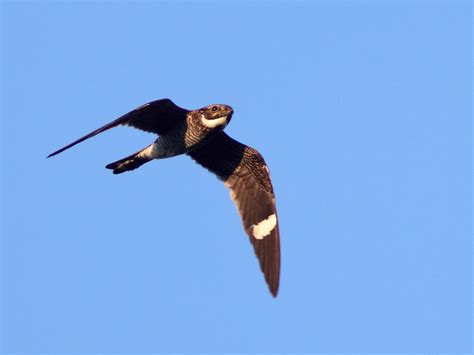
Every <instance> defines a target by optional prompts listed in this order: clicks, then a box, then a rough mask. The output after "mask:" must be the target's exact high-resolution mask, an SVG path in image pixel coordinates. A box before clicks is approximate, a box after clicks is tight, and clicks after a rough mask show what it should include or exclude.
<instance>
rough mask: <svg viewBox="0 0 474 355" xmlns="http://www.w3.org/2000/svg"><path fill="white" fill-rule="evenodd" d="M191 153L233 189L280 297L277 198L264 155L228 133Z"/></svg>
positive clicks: (266, 273) (268, 277)
mask: <svg viewBox="0 0 474 355" xmlns="http://www.w3.org/2000/svg"><path fill="white" fill-rule="evenodd" d="M188 154H189V155H190V156H191V158H193V159H194V160H195V161H196V162H197V163H199V164H200V165H202V166H203V167H205V168H207V169H208V170H210V171H211V172H213V173H214V174H216V175H217V176H218V177H219V178H220V179H221V180H223V181H224V184H225V186H226V187H228V188H229V189H230V196H231V198H232V200H233V201H234V203H235V206H236V207H237V210H238V212H239V214H240V217H241V219H242V222H243V225H244V229H245V231H246V233H247V234H248V236H249V238H250V241H251V243H252V245H253V247H254V250H255V253H256V255H257V258H258V260H259V262H260V268H261V269H262V272H263V274H264V276H265V280H266V282H267V284H268V287H269V288H270V292H271V293H272V294H273V296H274V297H276V295H277V292H278V284H279V279H280V236H279V230H278V220H277V213H276V208H275V196H274V194H273V188H272V184H271V181H270V174H269V170H268V167H267V165H266V164H265V161H264V160H263V158H262V156H261V155H260V153H258V152H257V151H256V150H255V149H253V148H250V147H248V146H246V145H244V144H242V143H240V142H237V141H236V140H234V139H232V138H230V137H229V136H228V135H227V134H225V133H224V132H221V133H219V134H218V135H217V136H216V137H215V138H213V139H212V140H211V141H210V142H209V143H207V144H205V145H204V146H202V147H201V148H199V149H196V150H194V151H192V152H190V153H188Z"/></svg>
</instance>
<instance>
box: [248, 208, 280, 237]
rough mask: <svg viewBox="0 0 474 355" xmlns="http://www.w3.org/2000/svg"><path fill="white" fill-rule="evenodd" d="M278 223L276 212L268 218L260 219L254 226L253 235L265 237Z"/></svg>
mask: <svg viewBox="0 0 474 355" xmlns="http://www.w3.org/2000/svg"><path fill="white" fill-rule="evenodd" d="M276 224H277V218H276V214H275V213H274V214H272V215H270V216H268V218H267V219H264V220H263V221H260V222H259V223H258V224H254V225H253V226H252V235H253V236H254V237H255V238H256V239H263V238H264V237H266V236H267V235H269V234H270V233H271V231H272V230H273V229H274V228H275V226H276Z"/></svg>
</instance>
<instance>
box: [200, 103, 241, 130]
mask: <svg viewBox="0 0 474 355" xmlns="http://www.w3.org/2000/svg"><path fill="white" fill-rule="evenodd" d="M233 113H234V110H232V107H230V106H228V105H220V104H215V105H209V106H206V107H203V108H201V109H199V117H200V118H201V122H202V123H203V124H204V125H205V126H206V127H207V128H211V129H214V128H217V129H220V130H223V129H224V128H225V127H226V126H227V125H228V124H229V122H230V119H231V117H232V114H233Z"/></svg>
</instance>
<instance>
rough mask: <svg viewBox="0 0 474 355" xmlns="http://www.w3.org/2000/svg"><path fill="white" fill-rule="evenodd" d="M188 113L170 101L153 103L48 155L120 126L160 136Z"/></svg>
mask: <svg viewBox="0 0 474 355" xmlns="http://www.w3.org/2000/svg"><path fill="white" fill-rule="evenodd" d="M188 112H189V111H188V110H185V109H183V108H181V107H179V106H176V105H175V104H174V103H173V101H171V100H170V99H161V100H156V101H152V102H149V103H147V104H144V105H142V106H140V107H138V108H136V109H134V110H133V111H130V112H128V113H126V114H125V115H123V116H120V117H119V118H117V119H116V120H114V121H112V122H110V123H108V124H106V125H105V126H102V127H100V128H98V129H96V130H95V131H93V132H91V133H89V134H87V135H85V136H84V137H82V138H79V139H78V140H76V141H74V142H72V143H70V144H68V145H66V146H65V147H63V148H61V149H59V150H57V151H55V152H54V153H51V154H50V155H48V158H50V157H52V156H54V155H56V154H59V153H61V152H63V151H65V150H66V149H69V148H71V147H73V146H75V145H76V144H79V143H81V142H83V141H85V140H86V139H89V138H92V137H94V136H96V135H97V134H99V133H102V132H105V131H107V130H109V129H111V128H114V127H117V126H120V125H127V126H131V127H134V128H137V129H140V130H142V131H146V132H151V133H155V134H158V135H159V134H162V133H164V132H166V131H167V130H169V129H170V128H171V127H173V126H175V125H176V124H178V123H179V122H181V121H183V120H185V119H186V115H187V113H188Z"/></svg>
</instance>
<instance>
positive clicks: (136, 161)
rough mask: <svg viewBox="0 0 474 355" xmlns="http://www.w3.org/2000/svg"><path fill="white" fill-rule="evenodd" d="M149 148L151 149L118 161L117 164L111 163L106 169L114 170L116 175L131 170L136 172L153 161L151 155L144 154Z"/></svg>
mask: <svg viewBox="0 0 474 355" xmlns="http://www.w3.org/2000/svg"><path fill="white" fill-rule="evenodd" d="M148 148H149V147H147V148H145V149H143V150H140V151H138V152H136V153H134V154H132V155H129V156H128V157H125V158H123V159H120V160H117V161H116V162H113V163H110V164H108V165H106V166H105V167H106V168H107V169H111V170H113V173H114V174H121V173H124V172H126V171H129V170H135V169H136V168H138V167H140V166H142V165H143V164H145V163H148V162H149V161H151V160H153V158H152V157H151V156H150V155H149V154H144V153H145V151H146V150H147V149H148Z"/></svg>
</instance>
